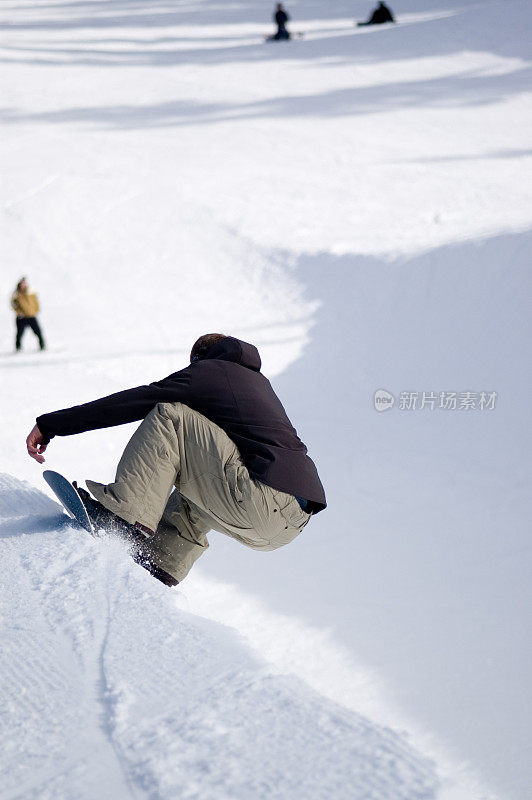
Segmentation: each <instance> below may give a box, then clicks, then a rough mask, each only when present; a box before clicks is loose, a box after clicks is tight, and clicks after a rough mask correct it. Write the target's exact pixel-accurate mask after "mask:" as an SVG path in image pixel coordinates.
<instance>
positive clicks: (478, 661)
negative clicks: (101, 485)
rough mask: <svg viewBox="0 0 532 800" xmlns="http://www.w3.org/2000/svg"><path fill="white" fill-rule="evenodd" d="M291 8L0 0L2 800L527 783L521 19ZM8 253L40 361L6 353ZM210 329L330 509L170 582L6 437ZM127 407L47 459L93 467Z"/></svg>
mask: <svg viewBox="0 0 532 800" xmlns="http://www.w3.org/2000/svg"><path fill="white" fill-rule="evenodd" d="M287 5H288V10H289V11H290V12H291V15H292V18H293V22H292V24H291V27H292V29H293V30H294V31H304V32H305V36H304V38H298V39H295V40H294V41H291V42H286V43H272V44H265V43H264V42H263V37H264V35H265V34H267V33H269V32H271V30H272V26H271V24H270V23H269V21H268V20H269V16H270V14H271V11H272V8H271V7H270V6H269V5H268V4H265V3H264V2H263V1H262V0H261V2H259V1H258V0H247V1H246V0H236V2H231V3H229V2H226V1H225V0H224V1H223V2H222V0H208V1H207V0H172V2H166V1H165V0H107V1H106V2H103V1H102V0H80V2H68V0H41V1H40V2H31V0H22V1H21V2H14V0H6V2H5V3H4V4H3V9H2V14H3V20H4V23H5V26H4V32H3V34H2V45H3V58H4V80H3V88H2V91H3V98H4V103H3V105H4V107H5V113H4V124H3V150H2V152H3V163H2V178H3V181H2V183H3V197H2V207H3V213H2V228H3V255H4V259H3V262H4V263H3V272H2V276H1V280H2V296H3V297H4V301H5V314H4V315H3V316H2V318H1V319H0V370H1V372H2V389H3V391H2V407H1V412H0V413H1V417H2V445H3V447H2V461H1V463H0V473H1V474H0V542H1V549H2V559H1V564H2V581H1V584H2V619H1V628H0V636H1V640H2V650H1V656H0V682H1V685H2V695H3V698H2V699H3V704H2V707H1V709H0V719H1V723H2V727H3V730H2V734H1V740H2V760H1V766H0V796H1V798H2V800H4V798H5V800H7V799H8V798H9V800H15V798H20V799H21V800H22V798H24V799H25V800H26V799H28V800H29V798H36V799H37V798H38V800H43V799H46V798H50V800H57V799H58V798H59V799H60V800H66V798H72V800H85V799H86V800H95V799H96V798H103V800H106V798H109V800H111V798H113V800H114V798H135V799H136V800H147V798H150V800H152V799H153V800H155V799H159V798H161V800H192V799H194V800H267V799H268V800H269V799H270V798H274V799H275V798H278V799H279V800H418V799H419V800H472V799H473V798H475V799H476V800H487V799H488V798H489V799H490V800H492V799H493V798H499V800H525V798H528V797H529V794H530V786H531V785H532V769H531V765H532V759H531V758H530V752H529V716H530V702H531V699H532V698H531V692H530V678H529V676H530V674H532V664H531V659H530V654H531V646H530V635H529V615H530V608H531V601H532V598H531V589H530V585H531V583H530V574H531V568H532V563H531V561H532V558H531V546H530V542H529V527H530V524H529V520H530V488H529V484H530V481H529V456H528V454H529V453H530V451H531V449H532V442H531V441H530V440H531V434H530V423H529V403H530V397H531V396H532V385H531V381H530V370H529V364H530V362H531V357H532V354H531V353H530V283H531V281H530V256H529V254H530V250H531V245H532V236H531V234H530V230H531V229H532V226H531V214H530V210H531V208H532V196H531V195H532V191H531V187H532V181H531V180H530V177H531V176H530V162H531V150H530V123H531V114H530V61H529V60H528V58H529V42H530V16H531V11H530V7H529V4H527V3H524V2H520V0H509V1H508V2H505V3H502V2H498V0H493V1H490V2H487V0H486V2H483V0H480V2H479V1H478V0H474V1H473V0H471V2H468V0H461V1H460V0H457V2H456V3H452V2H449V0H402V2H401V3H400V4H397V5H395V4H394V3H391V6H392V8H393V10H394V12H395V13H396V15H397V17H398V19H399V23H398V24H397V25H396V26H384V27H382V28H376V29H369V28H366V29H364V28H363V29H356V28H355V27H354V25H353V20H354V19H359V20H360V19H364V18H366V17H367V16H368V14H369V11H370V8H371V5H372V4H371V3H366V2H362V1H361V0H357V1H356V2H344V0H338V2H335V3H327V2H324V0H320V2H317V0H314V1H312V0H299V1H298V0H293V2H291V3H290V4H287ZM272 7H273V4H272ZM22 275H27V276H28V279H29V282H30V284H31V285H33V286H34V287H35V289H36V290H37V292H38V294H39V297H40V300H41V303H42V312H41V314H40V320H41V323H42V326H43V329H44V333H45V336H46V339H47V342H48V350H47V351H46V352H45V353H39V352H37V351H36V344H35V340H34V339H33V338H31V337H32V334H31V332H27V333H26V339H25V342H24V352H22V353H19V354H17V355H14V354H13V352H12V350H13V333H14V332H13V328H14V326H13V319H12V315H11V314H10V312H9V310H8V302H9V296H10V294H11V292H12V290H13V288H14V286H15V284H16V282H17V281H18V280H19V278H20V277H21V276H22ZM215 330H220V331H222V332H226V333H230V334H233V335H236V336H240V337H242V338H245V339H247V340H248V341H252V342H254V343H256V344H257V346H258V347H259V349H260V351H261V354H262V356H263V363H264V371H265V373H266V374H267V375H268V376H269V377H270V378H271V379H272V381H273V383H274V386H275V388H276V389H277V391H278V393H279V395H280V396H281V399H282V400H283V402H284V403H285V405H286V408H287V410H288V413H289V415H290V416H291V418H292V419H293V421H294V423H295V424H296V426H297V428H298V431H299V433H300V435H301V437H302V439H303V440H304V441H305V442H307V444H308V445H309V449H310V452H311V455H312V456H313V458H314V459H315V461H316V462H317V464H318V467H319V470H320V474H321V476H322V479H323V482H324V484H325V487H326V490H327V495H328V500H329V508H328V509H327V511H326V512H324V513H323V514H320V515H319V516H318V517H317V518H316V519H315V520H312V521H311V523H310V525H309V526H307V528H306V529H305V532H304V535H303V536H301V537H300V539H299V540H296V541H295V542H294V543H293V544H292V545H290V546H289V547H287V548H284V549H281V550H279V551H276V552H273V553H267V554H265V553H255V552H253V551H248V550H246V549H245V548H242V547H241V546H239V545H237V544H236V543H235V542H232V541H231V540H229V539H227V538H224V537H222V536H221V535H217V534H212V536H211V548H210V549H209V551H208V552H207V553H206V555H205V556H204V557H203V558H202V560H201V561H200V563H199V564H198V565H197V566H196V567H195V568H194V570H193V572H192V574H191V575H190V576H189V578H187V580H186V581H185V582H184V583H183V584H182V585H180V586H178V587H176V588H175V589H171V590H170V589H167V588H166V587H164V586H163V585H162V584H159V583H157V582H156V581H155V580H154V579H153V578H152V577H151V576H150V575H149V574H148V573H147V572H146V571H144V570H143V569H142V568H141V567H139V566H137V565H135V564H134V563H133V562H132V561H131V560H130V558H129V556H128V554H127V552H126V551H125V550H124V548H123V547H122V545H120V543H118V542H116V541H113V540H112V538H109V537H102V538H101V539H92V538H91V537H89V536H88V535H86V534H85V533H84V532H81V531H79V530H76V529H74V528H73V527H72V526H71V525H70V524H69V522H68V520H67V519H66V518H65V517H64V515H63V514H62V511H61V508H60V507H59V505H58V504H57V502H56V501H55V500H54V499H53V498H52V497H51V495H50V493H49V491H48V489H47V486H46V484H45V483H44V481H43V480H42V476H41V468H40V467H39V466H38V465H37V464H36V463H35V462H33V461H31V460H30V459H29V458H28V457H27V455H26V453H25V447H24V440H25V437H26V435H27V433H28V432H29V429H30V428H31V426H32V425H33V422H34V419H35V417H36V416H37V415H38V414H40V413H43V412H45V411H51V410H55V409H56V408H60V407H64V406H69V405H74V404H75V403H79V402H84V401H87V400H91V399H94V398H96V397H99V396H102V395H104V394H109V393H111V392H113V391H117V390H119V389H122V388H126V387H129V386H135V385H139V384H142V383H147V382H149V381H151V380H155V379H157V378H161V377H163V376H165V375H167V374H169V373H170V372H173V371H175V370H177V369H179V368H181V367H182V366H184V365H185V364H186V363H187V354H188V352H189V349H190V344H191V342H192V341H193V340H194V339H195V338H196V337H197V336H198V335H199V334H201V333H204V332H207V331H215ZM379 389H381V390H386V391H387V392H390V393H392V394H393V395H394V397H395V405H394V407H393V408H392V409H390V410H388V411H386V412H385V413H378V412H377V411H376V410H375V407H374V393H375V391H376V390H379ZM402 392H404V393H406V395H403V402H401V393H402ZM423 392H425V407H424V408H421V407H420V405H421V404H422V393H423ZM442 392H443V393H444V395H445V396H447V395H448V393H450V392H457V393H467V392H469V393H470V395H468V397H469V398H470V399H471V397H473V398H474V401H475V404H476V406H477V407H476V408H471V409H469V410H466V409H465V407H463V408H459V407H458V408H457V409H455V410H453V409H452V408H447V409H446V410H444V409H441V408H439V398H440V395H441V393H442ZM482 392H484V393H485V394H486V396H488V395H491V396H492V397H493V398H494V400H493V401H492V406H490V405H489V404H488V406H487V407H485V408H483V409H482V410H481V409H480V408H479V405H480V396H481V393H482ZM416 394H417V399H416V407H415V408H412V407H408V405H409V404H410V406H411V405H412V403H413V402H414V401H413V397H414V395H416ZM432 394H434V396H435V397H436V398H437V400H436V401H435V402H434V403H432V405H431V400H430V398H431V396H432ZM462 396H463V395H462ZM404 398H410V400H409V401H408V402H406V401H405V400H404ZM405 405H406V406H407V407H402V406H405ZM134 427H135V426H134V425H133V426H129V425H128V426H123V427H120V428H113V429H109V430H104V431H94V432H91V433H87V434H84V435H83V436H80V437H69V438H65V439H55V440H54V441H53V442H52V444H51V445H50V447H49V449H48V452H47V463H46V466H47V467H49V468H51V469H56V470H58V471H60V472H62V473H63V474H65V475H67V476H69V477H70V478H72V479H74V478H76V479H77V480H80V481H82V480H83V479H85V478H92V479H95V480H100V481H107V480H111V479H112V478H113V475H114V468H115V466H116V463H117V460H118V458H119V456H120V454H121V452H122V450H123V447H124V445H125V443H126V441H127V439H128V438H129V436H130V435H131V432H132V431H133V430H134Z"/></svg>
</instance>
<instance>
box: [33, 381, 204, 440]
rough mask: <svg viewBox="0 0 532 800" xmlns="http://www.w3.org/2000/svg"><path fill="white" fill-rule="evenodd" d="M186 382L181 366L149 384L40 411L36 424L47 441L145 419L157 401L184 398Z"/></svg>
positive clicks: (175, 400) (186, 392) (172, 400)
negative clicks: (78, 403)
mask: <svg viewBox="0 0 532 800" xmlns="http://www.w3.org/2000/svg"><path fill="white" fill-rule="evenodd" d="M188 386H189V375H188V370H187V369H184V370H181V372H177V373H175V374H174V375H170V376H169V377H168V378H165V379H164V380H162V381H158V382H157V383H151V384H149V385H148V386H137V387H135V388H134V389H126V390H125V391H123V392H117V393H116V394H111V395H108V396H107V397H101V398H100V399H99V400H94V401H92V402H91V403H84V404H83V405H80V406H73V407H72V408H63V409H60V410H59V411H53V412H52V413H50V414H42V415H41V416H40V417H37V427H38V428H39V430H40V432H41V434H42V437H43V438H42V442H43V444H45V445H46V444H48V442H49V441H50V439H52V437H54V436H71V435H72V434H75V433H84V432H85V431H92V430H96V429H97V428H112V427H114V426H115V425H124V424H125V423H127V422H135V421H137V420H141V419H144V417H145V416H146V415H147V414H149V412H150V411H151V410H152V408H154V407H155V406H156V405H157V403H178V402H186V400H187V396H188ZM30 455H31V454H30Z"/></svg>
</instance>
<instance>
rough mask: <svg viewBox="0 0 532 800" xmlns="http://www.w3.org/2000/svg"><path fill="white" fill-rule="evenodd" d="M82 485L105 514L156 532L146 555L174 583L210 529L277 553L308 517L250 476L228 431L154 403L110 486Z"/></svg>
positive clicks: (179, 408)
mask: <svg viewBox="0 0 532 800" xmlns="http://www.w3.org/2000/svg"><path fill="white" fill-rule="evenodd" d="M86 483H87V486H88V488H89V490H90V492H91V493H92V495H93V496H94V497H96V499H97V500H99V501H100V503H102V505H104V506H105V507H106V508H107V509H108V510H109V511H112V512H114V513H115V514H118V516H119V517H121V518H122V519H125V520H126V521H127V522H130V523H132V524H135V523H137V522H139V523H141V524H142V525H145V526H147V527H148V528H150V529H151V530H154V531H155V536H153V537H152V538H151V539H149V540H147V542H146V546H145V552H146V553H147V555H148V557H149V558H150V560H152V561H153V562H154V563H155V564H156V565H157V566H159V567H161V568H162V569H163V570H165V571H166V572H168V573H169V574H170V575H172V576H173V577H174V578H175V579H176V580H178V581H182V580H183V578H185V577H186V575H187V574H188V572H189V570H190V568H191V567H192V565H193V564H194V562H195V561H196V560H197V559H198V558H199V557H200V555H201V554H202V553H204V552H205V550H206V549H207V547H208V546H209V543H208V541H207V535H206V534H207V533H208V531H210V530H211V529H212V530H216V531H220V532H221V533H225V534H227V535H228V536H231V537H232V538H233V539H237V540H238V541H239V542H242V544H245V545H247V546H248V547H252V548H254V549H255V550H275V549H276V548H277V547H282V546H283V545H285V544H288V542H291V541H292V539H294V538H295V537H296V536H297V535H298V533H300V531H301V530H302V529H303V527H304V526H305V525H306V523H307V522H308V520H309V518H310V516H309V514H307V513H306V512H304V511H303V510H302V509H301V507H300V505H299V503H298V502H297V500H296V499H295V498H294V497H293V496H292V495H290V494H286V492H280V491H277V490H275V489H272V488H270V487H269V486H266V485H265V484H263V483H261V482H260V481H256V480H254V479H253V478H250V476H249V473H248V471H247V468H246V467H245V466H244V464H243V463H242V459H241V457H240V454H239V452H238V450H237V448H236V446H235V444H234V442H233V441H232V440H231V439H230V438H229V437H228V436H227V434H226V433H225V432H224V431H223V430H222V429H221V428H219V427H218V426H217V425H215V424H214V423H213V422H211V421H210V420H208V419H207V418H206V417H204V416H202V415H201V414H198V413H197V412H196V411H193V410H192V409H191V408H189V407H188V406H185V405H183V404H182V403H159V404H158V405H157V406H156V407H155V408H154V409H153V410H152V411H151V412H150V413H149V414H148V416H147V417H146V419H145V420H144V421H143V422H142V423H141V425H140V427H139V428H138V429H137V430H136V432H135V433H134V434H133V436H132V438H131V439H130V441H129V443H128V444H127V446H126V449H125V450H124V454H123V455H122V458H121V459H120V462H119V464H118V467H117V472H116V478H115V481H114V483H110V484H108V485H107V486H104V485H103V484H101V483H95V482H94V481H89V480H88V481H86ZM174 486H175V491H172V489H173V488H174Z"/></svg>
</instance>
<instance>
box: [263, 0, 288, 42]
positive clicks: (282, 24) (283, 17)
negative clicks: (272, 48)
mask: <svg viewBox="0 0 532 800" xmlns="http://www.w3.org/2000/svg"><path fill="white" fill-rule="evenodd" d="M273 20H274V22H275V24H276V25H277V32H276V33H274V34H273V36H269V37H268V41H271V42H272V41H275V42H278V41H279V40H281V39H290V33H289V32H288V31H287V30H286V23H287V22H289V21H290V17H289V16H288V14H287V12H286V11H285V9H284V7H283V4H282V3H277V7H276V9H275V13H274V15H273Z"/></svg>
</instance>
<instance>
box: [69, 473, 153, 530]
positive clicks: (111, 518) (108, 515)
mask: <svg viewBox="0 0 532 800" xmlns="http://www.w3.org/2000/svg"><path fill="white" fill-rule="evenodd" d="M72 486H73V487H74V489H75V490H76V492H77V493H78V494H79V496H80V497H81V499H82V500H83V505H84V506H85V508H86V509H87V514H88V515H89V519H90V521H91V522H92V524H93V525H94V527H95V528H96V530H98V528H103V529H104V530H106V531H109V532H110V533H117V534H119V535H121V536H124V537H125V538H127V539H130V540H131V541H134V542H137V543H139V544H140V543H141V542H143V541H145V540H146V539H149V538H151V537H152V536H153V535H154V533H155V531H152V530H150V529H149V528H147V527H146V526H145V525H141V524H140V523H139V522H137V523H135V525H132V524H131V523H130V522H126V521H125V519H122V517H119V516H118V515H117V514H113V512H112V511H109V510H108V509H107V508H105V506H102V504H101V503H100V502H99V501H98V500H96V499H95V498H94V497H92V496H91V495H90V494H89V493H88V492H87V490H86V489H82V488H81V487H79V486H78V485H77V483H76V481H73V482H72Z"/></svg>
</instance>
